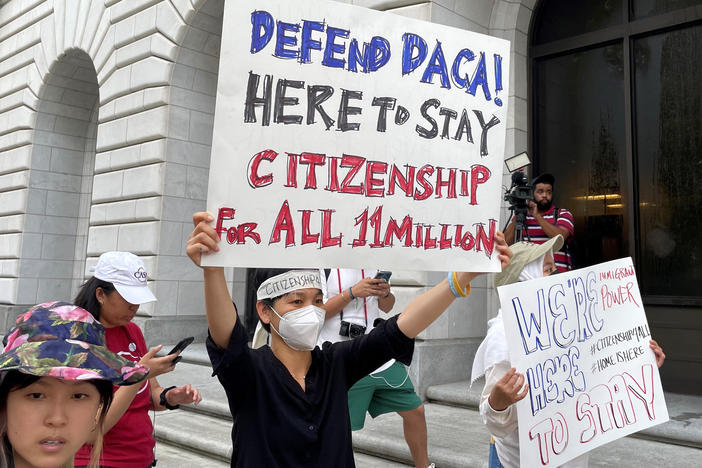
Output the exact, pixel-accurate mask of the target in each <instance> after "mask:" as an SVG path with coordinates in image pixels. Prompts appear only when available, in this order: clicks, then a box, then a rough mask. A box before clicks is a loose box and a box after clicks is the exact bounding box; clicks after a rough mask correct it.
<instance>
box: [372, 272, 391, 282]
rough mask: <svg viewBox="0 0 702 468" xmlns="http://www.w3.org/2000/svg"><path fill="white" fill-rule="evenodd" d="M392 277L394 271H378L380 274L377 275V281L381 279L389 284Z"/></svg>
mask: <svg viewBox="0 0 702 468" xmlns="http://www.w3.org/2000/svg"><path fill="white" fill-rule="evenodd" d="M391 276H392V271H385V270H378V273H376V274H375V279H381V280H383V281H385V282H386V283H387V282H388V281H390V277H391Z"/></svg>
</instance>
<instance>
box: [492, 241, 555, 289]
mask: <svg viewBox="0 0 702 468" xmlns="http://www.w3.org/2000/svg"><path fill="white" fill-rule="evenodd" d="M561 247H563V236H561V235H560V234H558V235H557V236H555V237H552V238H550V239H549V240H547V241H546V242H544V243H543V244H534V243H533V242H526V241H522V242H517V243H515V244H512V245H510V246H509V248H510V249H511V250H512V254H513V256H512V259H511V261H510V264H509V266H508V267H507V268H505V269H504V270H502V271H501V272H500V273H498V274H497V275H495V287H497V286H504V285H505V284H512V283H516V282H517V280H518V279H519V274H520V273H521V272H522V270H523V269H524V267H525V266H527V265H528V264H530V263H531V262H533V261H534V260H538V259H539V258H540V257H541V256H542V255H545V254H546V253H547V252H549V251H550V252H557V251H559V250H561Z"/></svg>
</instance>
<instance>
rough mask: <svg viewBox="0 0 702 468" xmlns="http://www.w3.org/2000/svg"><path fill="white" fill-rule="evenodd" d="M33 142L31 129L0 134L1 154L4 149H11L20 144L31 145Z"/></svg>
mask: <svg viewBox="0 0 702 468" xmlns="http://www.w3.org/2000/svg"><path fill="white" fill-rule="evenodd" d="M31 142H32V131H31V130H20V131H18V132H12V133H6V134H5V135H0V150H2V151H0V154H2V152H4V151H9V150H11V149H13V148H17V147H18V146H24V145H29V144H31Z"/></svg>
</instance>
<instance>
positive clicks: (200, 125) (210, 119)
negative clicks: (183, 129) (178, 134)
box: [188, 110, 214, 145]
mask: <svg viewBox="0 0 702 468" xmlns="http://www.w3.org/2000/svg"><path fill="white" fill-rule="evenodd" d="M213 125H214V115H212V114H209V113H204V112H198V111H194V110H191V111H190V129H189V132H188V136H189V140H190V141H194V142H196V143H202V144H206V145H209V144H211V143H212V128H213Z"/></svg>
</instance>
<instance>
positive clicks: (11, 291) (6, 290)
mask: <svg viewBox="0 0 702 468" xmlns="http://www.w3.org/2000/svg"><path fill="white" fill-rule="evenodd" d="M18 282H19V280H17V279H16V278H0V304H17V283H18Z"/></svg>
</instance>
